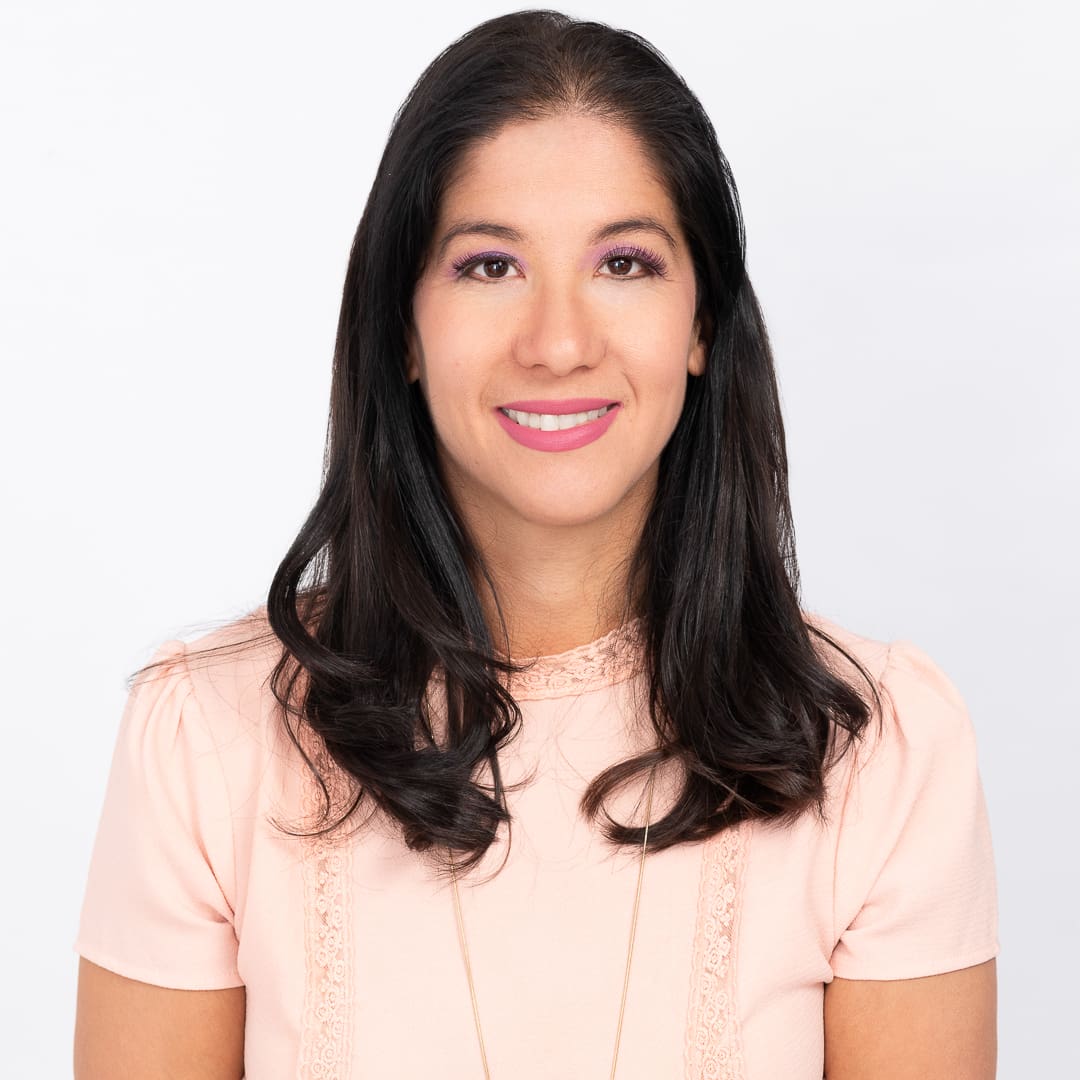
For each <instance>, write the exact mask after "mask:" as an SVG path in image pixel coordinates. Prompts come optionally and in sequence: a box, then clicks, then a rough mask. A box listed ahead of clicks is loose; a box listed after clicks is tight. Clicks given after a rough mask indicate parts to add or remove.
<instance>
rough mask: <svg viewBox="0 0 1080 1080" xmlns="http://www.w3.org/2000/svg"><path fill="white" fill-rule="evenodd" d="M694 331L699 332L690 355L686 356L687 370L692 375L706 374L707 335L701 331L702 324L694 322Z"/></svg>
mask: <svg viewBox="0 0 1080 1080" xmlns="http://www.w3.org/2000/svg"><path fill="white" fill-rule="evenodd" d="M694 332H695V333H696V334H697V340H696V341H695V342H694V344H693V347H692V348H691V349H690V355H689V356H688V357H687V358H686V370H687V371H688V372H689V373H690V374H691V375H704V374H705V354H706V352H707V351H708V347H707V345H706V342H705V335H704V334H703V333H702V331H701V326H700V324H698V323H695V324H694Z"/></svg>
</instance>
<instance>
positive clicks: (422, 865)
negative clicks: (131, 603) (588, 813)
mask: <svg viewBox="0 0 1080 1080" xmlns="http://www.w3.org/2000/svg"><path fill="white" fill-rule="evenodd" d="M812 618H813V619H814V621H815V622H817V623H818V624H819V625H821V626H822V627H823V628H824V629H826V630H827V631H828V632H829V633H831V634H832V635H833V636H834V637H836V638H837V640H839V641H840V642H841V643H842V644H843V645H845V647H847V648H848V649H849V651H852V652H853V653H854V655H856V656H857V657H858V658H859V659H860V660H861V661H862V662H863V663H864V664H865V665H866V666H867V668H868V669H869V670H870V672H871V673H872V675H873V676H874V678H875V679H876V680H877V682H878V684H879V686H880V689H881V691H882V693H883V700H884V703H885V709H884V716H883V718H882V723H881V725H878V724H877V723H876V722H872V723H871V726H870V727H869V728H868V730H867V734H866V736H865V738H864V740H863V742H862V743H860V744H859V747H858V751H857V753H854V754H849V755H848V757H846V758H845V759H844V760H843V761H842V762H841V764H840V765H839V766H837V767H836V768H835V769H834V770H833V772H832V774H831V776H830V781H829V788H828V797H827V801H826V815H825V820H821V819H820V818H819V817H817V816H816V815H814V814H806V815H804V816H803V817H802V818H801V819H800V820H799V821H798V822H797V823H796V824H795V825H791V826H786V827H780V826H775V825H763V824H753V825H743V826H740V827H738V828H735V829H732V830H729V831H726V832H724V833H722V834H721V835H719V836H716V837H714V838H712V839H710V840H709V841H706V842H704V843H697V844H686V845H681V846H679V847H676V848H674V849H669V850H666V851H662V852H658V853H655V854H652V855H650V856H649V857H648V859H647V860H646V863H645V875H644V884H643V889H642V896H641V906H640V912H639V916H638V927H637V937H636V942H635V946H634V955H633V967H632V973H631V977H630V989H629V997H628V1000H627V1005H626V1017H625V1023H624V1027H623V1034H622V1043H621V1048H620V1051H619V1061H618V1071H617V1076H618V1078H619V1080H658V1078H660V1077H663V1078H665V1080H666V1078H675V1077H683V1078H685V1080H702V1078H706V1080H747V1078H748V1080H772V1078H775V1077H784V1078H785V1080H820V1077H821V1075H822V1061H823V1032H822V995H823V992H824V986H825V984H826V983H828V982H829V981H830V980H831V979H832V978H833V977H834V976H840V977H842V978H846V979H908V978H915V977H918V976H924V975H934V974H938V973H941V972H946V971H952V970H955V969H959V968H964V967H968V966H970V965H974V964H979V963H981V962H983V961H985V960H989V959H990V958H991V957H993V956H995V955H996V954H997V952H998V944H997V939H996V931H997V913H996V895H995V883H994V868H993V856H992V853H991V846H990V835H989V830H988V825H987V815H986V809H985V805H984V801H983V794H982V789H981V785H980V780H979V774H978V769H977V763H976V752H975V743H974V737H973V732H972V725H971V722H970V720H969V717H968V714H967V711H966V709H965V707H964V703H963V701H962V700H961V698H960V696H959V695H958V693H957V691H956V689H955V688H954V687H953V685H952V684H951V683H950V682H949V680H948V678H947V677H946V676H945V675H944V674H943V673H942V672H941V670H940V669H939V668H938V667H936V666H935V664H934V663H933V662H932V661H931V660H930V659H929V658H928V657H927V656H926V655H925V654H924V653H922V652H921V651H920V650H919V649H918V648H916V647H915V646H914V645H912V644H910V643H908V642H894V643H893V644H891V645H888V644H883V643H880V642H876V641H871V640H869V639H866V638H861V637H857V636H856V635H854V634H851V633H849V632H847V631H845V630H843V629H841V628H840V627H837V626H836V625H835V624H832V623H830V622H828V621H826V620H824V619H821V618H820V617H817V616H812ZM251 625H252V624H251V623H250V622H247V623H243V624H241V623H235V624H232V625H231V626H230V627H226V628H224V629H223V630H219V631H215V632H214V633H213V634H211V635H207V636H206V637H204V638H202V639H200V640H199V641H198V642H196V643H193V644H192V645H189V646H185V645H184V644H183V643H181V642H179V641H170V642H167V643H166V644H164V645H163V646H162V647H161V648H160V649H159V650H158V652H157V654H156V656H155V659H157V660H162V659H164V660H167V661H168V663H167V666H166V667H165V669H164V671H163V673H162V672H161V671H158V672H157V673H152V674H151V675H149V676H147V677H144V678H143V679H141V680H139V681H138V682H137V683H136V685H135V687H134V689H133V690H132V692H131V695H130V697H129V699H128V703H127V706H126V708H125V710H124V714H123V718H122V720H121V724H120V732H119V737H118V740H117V744H116V750H115V754H114V758H113V764H112V770H111V773H110V776H109V782H108V788H107V792H106V797H105V804H104V808H103V811H102V815H101V821H100V825H99V828H98V833H97V839H96V842H95V846H94V850H93V856H92V859H91V864H90V870H89V878H88V883H87V888H86V894H85V898H84V903H83V910H82V918H81V923H80V927H79V932H78V937H77V940H76V942H75V949H76V951H77V952H78V953H80V954H81V955H83V956H85V957H86V958H87V959H89V960H91V961H92V962H94V963H95V964H98V965H100V966H102V967H105V968H108V969H110V970H112V971H115V972H118V973H119V974H121V975H125V976H127V977H129V978H132V979H138V980H141V981H143V982H148V983H154V984H156V985H159V986H166V987H174V988H183V989H220V988H224V987H231V986H240V985H243V986H245V987H246V1000H247V1018H246V1028H245V1068H246V1076H247V1078H248V1080H285V1078H286V1077H288V1078H295V1077H301V1078H305V1080H308V1078H312V1080H314V1078H319V1080H360V1078H363V1080H403V1078H412V1077H433V1076H438V1077H446V1078H459V1077H460V1078H462V1080H478V1078H480V1077H482V1070H481V1065H480V1054H479V1050H478V1046H477V1038H476V1032H475V1028H474V1024H473V1015H472V1005H471V1001H470V996H469V988H468V982H467V980H466V975H465V968H464V964H463V961H462V956H461V950H460V946H459V942H458V936H457V928H456V923H455V916H454V908H453V900H452V893H451V891H450V888H449V885H448V884H447V883H446V882H445V881H444V880H443V879H437V878H436V877H435V874H434V872H433V870H432V867H431V865H430V864H429V863H428V862H427V861H426V860H425V859H424V858H423V857H421V856H420V855H418V854H416V853H414V852H410V851H409V850H408V848H406V847H405V845H404V843H403V842H402V841H401V840H400V839H399V838H398V837H397V835H396V833H395V831H394V829H393V828H392V827H391V825H390V824H388V823H387V822H386V821H384V820H383V819H382V818H381V817H380V816H379V815H375V816H374V817H371V818H367V815H366V814H365V815H364V818H365V819H366V823H365V824H364V825H363V826H362V827H361V828H360V829H359V830H358V831H355V832H352V833H350V834H348V835H345V836H340V835H339V836H337V837H331V838H322V839H316V840H308V839H299V838H295V837H290V836H288V835H287V834H286V833H285V832H283V831H280V830H279V829H277V828H275V825H274V824H272V823H271V822H272V820H273V821H276V822H278V823H279V824H283V825H285V826H286V827H294V828H299V827H302V826H303V824H304V823H305V822H308V821H310V820H311V817H310V815H311V814H312V813H313V811H315V810H316V809H317V808H318V806H319V805H320V804H319V799H318V792H317V789H316V787H315V784H314V780H313V778H312V776H311V773H310V771H309V770H308V769H307V767H306V766H305V764H304V763H303V761H302V759H301V757H300V755H299V753H298V751H297V750H296V748H295V746H294V745H293V743H292V742H291V741H290V740H289V738H288V736H287V735H286V734H285V733H284V731H283V729H282V725H281V721H280V719H279V717H278V715H277V713H276V703H275V701H274V699H273V697H272V695H271V693H270V691H269V688H268V686H267V685H266V679H267V677H268V675H269V672H270V669H271V667H272V665H273V663H274V661H275V660H276V658H277V652H276V650H275V649H274V647H273V645H271V644H267V645H262V646H259V647H257V648H255V649H248V650H247V651H243V652H239V653H223V654H220V655H217V656H210V657H208V658H207V657H195V656H192V655H191V653H192V652H193V651H194V649H196V648H202V647H206V646H210V645H217V644H222V643H225V642H227V641H230V640H235V639H237V638H241V637H246V636H249V634H250V631H251ZM262 627H263V628H265V624H264V623H263V624H262ZM636 656H637V650H636V646H635V645H634V643H633V641H632V640H628V639H627V637H626V636H625V635H619V634H618V633H617V632H616V633H613V634H609V635H607V636H606V637H604V638H601V639H599V640H598V641H596V642H593V643H592V644H591V645H588V646H583V647H582V648H579V649H575V650H573V651H571V652H568V653H563V654H561V655H559V656H551V657H544V658H542V659H541V660H540V661H538V663H537V664H536V665H535V666H534V667H533V668H532V669H531V671H529V672H528V673H527V674H526V675H524V676H521V677H520V678H518V679H517V680H515V682H514V684H513V691H514V694H515V698H516V699H517V700H518V702H519V703H520V705H521V709H522V713H523V723H522V726H521V728H520V730H519V731H518V733H517V735H516V736H515V738H514V739H513V740H512V741H511V742H510V743H509V744H508V745H507V746H506V747H505V749H504V750H503V751H502V752H501V754H500V761H501V762H502V764H503V769H504V775H505V779H506V780H507V782H508V783H509V784H514V783H517V782H521V786H520V787H518V788H515V789H514V790H512V791H511V792H510V795H509V807H510V811H511V814H512V816H513V831H512V843H511V845H510V850H509V856H508V857H507V858H506V862H505V865H504V866H503V867H502V869H501V870H500V871H499V872H498V873H497V874H496V875H495V876H494V877H492V876H491V875H492V874H493V873H494V872H495V871H496V870H497V869H498V867H499V866H500V864H501V863H502V862H503V859H504V857H506V854H507V853H506V843H505V839H504V840H503V842H501V843H499V844H496V845H494V846H493V847H492V849H491V850H489V852H488V854H487V856H486V857H485V859H484V861H483V862H482V863H481V865H480V867H479V868H478V871H477V872H476V873H475V874H474V875H473V876H470V877H467V878H464V879H462V883H461V890H460V892H461V902H462V909H463V917H464V923H465V927H466V932H467V935H468V944H469V950H470V953H471V959H472V968H473V975H474V979H475V983H476V992H477V998H478V1003H479V1010H480V1016H481V1020H482V1023H483V1031H484V1039H485V1043H486V1046H487V1055H488V1061H489V1063H490V1067H491V1075H492V1077H493V1078H494V1080H533V1078H536V1080H540V1078H543V1080H550V1077H553V1076H560V1077H563V1076H573V1077H583V1078H584V1077H598V1078H599V1077H602V1076H603V1077H606V1076H607V1075H608V1073H609V1071H610V1062H611V1054H612V1048H613V1045H614V1039H615V1028H616V1023H617V1020H618V1010H619V1002H620V997H621V992H622V982H623V975H624V968H625V963H626V949H627V941H628V937H629V930H630V919H631V914H632V907H633V901H634V892H635V887H636V884H637V874H638V856H637V852H635V851H631V850H629V849H623V850H619V851H613V850H612V849H611V848H610V847H609V845H607V843H606V841H604V840H603V838H602V836H601V835H600V834H599V832H598V831H597V830H596V828H594V827H590V826H589V825H588V824H587V823H586V822H585V820H584V819H583V818H582V817H581V816H580V814H579V813H578V803H579V800H580V798H581V796H582V794H583V792H584V790H585V788H586V786H587V784H588V781H589V780H590V779H591V778H592V777H593V776H595V775H596V774H597V773H598V772H599V771H600V770H601V769H602V768H604V767H605V766H606V765H608V764H610V763H612V762H614V761H616V760H619V759H622V758H625V757H626V756H628V755H629V754H630V753H633V752H634V751H635V750H638V749H641V748H643V747H644V746H645V745H646V744H647V743H648V741H649V732H648V730H647V726H646V725H645V724H643V723H641V722H640V720H639V719H638V718H639V717H640V716H641V710H640V708H638V707H637V700H638V694H639V693H640V691H641V689H642V682H643V680H642V678H641V676H640V675H639V674H637V673H636V667H635V663H634V660H635V658H636ZM308 738H309V740H310V741H309V749H310V750H311V752H312V753H313V754H314V755H316V757H317V758H320V760H321V761H322V764H323V765H324V766H327V764H328V763H327V761H326V760H325V757H324V756H320V754H319V751H320V749H321V743H319V742H317V741H315V740H314V737H313V736H311V735H310V732H309V733H308ZM672 792H673V786H672V783H669V782H667V780H666V779H665V778H664V777H661V778H660V779H659V780H658V782H657V787H656V793H655V796H654V804H653V820H656V819H657V818H658V817H659V816H660V814H662V813H663V812H664V811H665V810H666V805H665V804H666V801H667V800H668V799H669V798H670V797H671V796H672ZM641 794H642V792H641V791H638V792H630V793H628V794H627V795H626V796H625V797H624V798H623V799H622V801H619V800H616V801H615V802H614V803H613V804H612V806H611V811H612V814H613V816H615V817H617V818H620V819H621V820H627V819H628V818H630V817H631V816H632V815H633V812H634V808H635V806H636V805H637V804H638V802H639V799H640V796H641ZM638 820H640V819H638ZM485 878H489V880H484V879H485Z"/></svg>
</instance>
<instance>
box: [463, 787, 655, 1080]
mask: <svg viewBox="0 0 1080 1080" xmlns="http://www.w3.org/2000/svg"><path fill="white" fill-rule="evenodd" d="M655 779H656V768H655V766H654V767H653V770H652V772H651V773H650V774H649V789H648V796H647V801H646V806H645V833H644V835H643V836H642V838H641V857H640V858H639V859H638V876H637V889H636V891H635V892H634V912H633V915H632V916H631V919H630V944H629V945H628V946H627V949H626V971H625V973H624V975H623V986H622V1000H621V1001H620V1003H619V1023H618V1026H617V1027H616V1029H615V1050H614V1052H613V1053H612V1055H611V1074H610V1080H615V1068H616V1066H617V1065H618V1062H619V1044H620V1043H621V1042H622V1030H623V1017H624V1016H625V1014H626V997H627V993H628V991H629V989H630V965H631V962H632V961H633V959H634V939H635V938H636V937H637V923H638V911H639V909H640V907H641V886H642V882H643V881H644V879H645V852H646V850H647V848H648V845H649V824H650V822H651V821H652V799H653V782H654V780H655ZM450 881H451V883H452V885H453V893H454V916H455V918H456V921H457V930H458V942H459V943H460V945H461V955H462V958H463V959H464V961H465V974H466V976H467V978H468V980H469V996H470V997H471V998H472V1010H473V1021H474V1023H475V1024H476V1040H477V1042H478V1043H479V1045H480V1062H481V1064H482V1065H483V1068H484V1080H491V1070H490V1069H489V1068H488V1059H487V1049H486V1048H485V1046H484V1031H483V1028H482V1027H481V1025H480V1006H479V1004H478V1003H477V1000H476V984H475V982H474V981H473V973H472V961H471V959H470V957H469V943H468V940H467V938H466V935H465V920H464V919H463V918H462V914H461V894H460V893H459V892H458V882H457V869H456V867H455V866H454V856H453V854H452V853H450Z"/></svg>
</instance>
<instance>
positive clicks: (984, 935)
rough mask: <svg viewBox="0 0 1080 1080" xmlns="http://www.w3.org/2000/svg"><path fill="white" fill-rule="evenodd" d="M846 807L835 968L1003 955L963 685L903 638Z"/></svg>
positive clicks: (860, 971) (946, 964)
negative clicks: (959, 687)
mask: <svg viewBox="0 0 1080 1080" xmlns="http://www.w3.org/2000/svg"><path fill="white" fill-rule="evenodd" d="M880 689H881V692H882V699H883V703H882V705H883V707H882V717H881V726H880V728H877V727H876V725H877V719H876V718H875V719H874V720H872V721H871V724H872V727H871V729H868V732H867V735H866V737H865V740H864V742H863V743H862V744H861V745H860V746H859V748H858V751H857V753H856V755H855V765H854V768H853V769H852V770H851V773H850V779H849V783H848V787H847V791H846V795H845V798H844V803H843V811H842V815H841V822H840V827H839V836H838V839H837V853H836V871H835V886H834V902H835V911H834V916H835V926H836V929H837V931H838V933H837V940H836V945H835V948H834V951H833V954H832V958H831V967H832V970H833V974H834V975H837V976H839V977H840V978H844V979H912V978H920V977H922V976H926V975H938V974H942V973H944V972H947V971H956V970H959V969H961V968H965V967H971V966H973V965H975V964H980V963H983V962H984V961H986V960H989V959H991V958H992V957H994V956H996V955H997V953H998V940H997V890H996V881H995V875H994V859H993V852H992V849H991V843H990V829H989V822H988V818H987V812H986V804H985V800H984V797H983V790H982V784H981V781H980V778H979V770H978V763H977V759H976V747H975V736H974V731H973V728H972V724H971V720H970V717H969V715H968V711H967V708H966V707H965V705H964V702H963V700H962V699H961V697H960V694H959V693H958V692H957V690H956V688H955V687H954V686H953V684H952V683H951V682H950V681H949V679H948V678H947V677H946V676H945V674H944V673H943V672H942V671H941V669H940V668H938V667H937V666H936V665H935V664H934V662H933V661H932V660H931V659H930V658H929V657H928V656H927V655H926V654H925V653H923V652H922V651H921V650H919V649H918V648H917V647H916V646H914V645H912V644H911V643H910V642H895V643H894V644H893V645H892V646H891V648H890V650H889V656H888V660H887V662H886V665H885V669H884V671H883V673H882V675H881V678H880Z"/></svg>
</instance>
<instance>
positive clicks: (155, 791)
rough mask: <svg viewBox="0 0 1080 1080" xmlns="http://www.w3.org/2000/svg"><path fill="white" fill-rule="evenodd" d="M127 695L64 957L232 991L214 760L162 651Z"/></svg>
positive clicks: (152, 979)
mask: <svg viewBox="0 0 1080 1080" xmlns="http://www.w3.org/2000/svg"><path fill="white" fill-rule="evenodd" d="M158 661H164V664H163V665H162V666H161V667H159V668H153V669H151V670H150V671H149V672H144V673H143V674H142V675H140V676H139V677H138V679H137V681H136V683H135V685H134V686H133V688H132V690H131V692H130V694H129V695H128V699H127V703H126V705H125V708H124V712H123V715H122V718H121V721H120V730H119V735H118V738H117V741H116V745H115V749H114V752H113V758H112V766H111V769H110V772H109V779H108V784H107V787H106V792H105V801H104V805H103V808H102V812H101V818H100V821H99V824H98V831H97V835H96V838H95V841H94V847H93V853H92V855H91V859H90V869H89V874H88V878H87V884H86V892H85V895H84V898H83V906H82V913H81V918H80V922H79V932H78V937H77V938H76V941H75V946H74V947H75V951H76V952H78V953H80V954H81V955H82V956H84V957H86V959H87V960H90V961H92V962H93V963H95V964H97V965H99V966H100V967H104V968H108V969H109V970H110V971H114V972H116V973H118V974H120V975H124V976H127V977H128V978H131V979H138V980H139V981H141V982H147V983H153V984H155V985H158V986H165V987H170V988H173V989H180V990H217V989H224V988H226V987H230V986H241V985H243V980H242V979H241V978H240V976H239V973H238V971H237V966H236V957H237V938H236V933H235V929H234V925H233V904H232V898H233V897H234V896H235V870H234V856H233V834H232V815H231V812H230V807H229V801H228V795H227V792H226V786H225V776H224V773H223V771H222V765H221V760H220V758H219V755H218V752H217V748H216V746H215V745H214V742H213V739H212V733H211V732H210V730H209V728H208V726H207V723H206V719H205V717H204V715H203V713H202V711H201V710H200V707H199V704H198V702H197V701H196V699H195V696H194V692H193V689H192V684H191V680H190V676H189V673H188V670H187V664H186V661H185V653H184V645H183V643H182V642H179V641H170V642H167V643H166V644H165V645H163V646H161V647H160V648H159V649H158V651H157V653H156V654H155V655H154V657H153V662H158Z"/></svg>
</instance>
